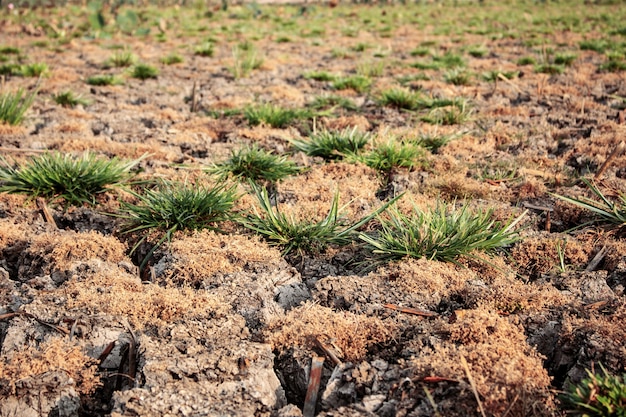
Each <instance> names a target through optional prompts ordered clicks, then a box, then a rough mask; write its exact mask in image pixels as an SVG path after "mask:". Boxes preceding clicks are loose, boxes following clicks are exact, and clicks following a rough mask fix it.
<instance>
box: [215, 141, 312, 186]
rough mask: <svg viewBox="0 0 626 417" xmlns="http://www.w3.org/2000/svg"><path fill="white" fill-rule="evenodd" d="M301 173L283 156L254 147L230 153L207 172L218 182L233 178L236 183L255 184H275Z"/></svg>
mask: <svg viewBox="0 0 626 417" xmlns="http://www.w3.org/2000/svg"><path fill="white" fill-rule="evenodd" d="M301 171H302V168H300V167H298V166H297V165H296V164H295V163H294V162H293V161H290V160H289V159H287V157H286V156H284V155H276V154H274V153H272V152H268V151H266V150H264V149H261V148H259V147H258V146H256V145H253V146H250V147H246V148H243V149H239V150H237V151H232V152H231V155H230V158H229V159H228V160H226V161H224V162H221V163H218V164H214V165H213V166H212V167H211V168H209V172H211V173H212V174H216V175H218V176H219V177H220V181H223V180H225V179H226V178H227V177H228V176H233V177H234V178H235V179H237V180H238V181H254V182H255V183H257V184H259V183H270V184H272V183H276V182H278V181H280V180H282V179H284V178H286V177H288V176H290V175H297V174H299V173H300V172H301Z"/></svg>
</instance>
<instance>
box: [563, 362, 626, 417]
mask: <svg viewBox="0 0 626 417" xmlns="http://www.w3.org/2000/svg"><path fill="white" fill-rule="evenodd" d="M600 367H601V369H602V373H601V374H600V373H593V372H592V371H590V370H587V375H588V376H587V377H586V378H584V379H583V380H582V381H580V383H578V384H570V385H569V386H568V388H567V390H566V391H565V393H564V394H563V395H561V397H560V399H561V402H562V403H563V405H564V408H565V409H566V410H568V411H569V412H571V413H572V414H574V415H581V416H589V417H604V416H623V415H626V374H622V375H621V377H620V376H617V375H610V374H609V373H607V371H606V369H604V367H603V366H602V365H600Z"/></svg>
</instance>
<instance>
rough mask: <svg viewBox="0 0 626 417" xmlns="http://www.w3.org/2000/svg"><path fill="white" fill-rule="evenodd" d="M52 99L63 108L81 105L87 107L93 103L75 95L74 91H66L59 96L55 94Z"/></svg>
mask: <svg viewBox="0 0 626 417" xmlns="http://www.w3.org/2000/svg"><path fill="white" fill-rule="evenodd" d="M52 99H53V100H54V102H55V103H57V104H58V105H60V106H63V107H76V106H78V105H79V104H80V105H83V106H87V105H89V104H90V103H91V101H89V100H87V99H86V98H83V97H82V96H81V95H76V94H74V92H73V91H64V92H62V93H59V94H54V95H53V96H52Z"/></svg>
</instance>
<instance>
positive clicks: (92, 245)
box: [28, 231, 126, 272]
mask: <svg viewBox="0 0 626 417" xmlns="http://www.w3.org/2000/svg"><path fill="white" fill-rule="evenodd" d="M28 252H29V254H30V255H31V256H34V257H38V258H42V259H43V261H44V262H45V263H46V265H47V266H46V267H45V269H46V271H48V272H49V271H52V270H59V271H66V270H68V269H70V268H71V267H72V265H73V264H74V263H76V262H84V261H88V260H90V259H99V260H102V261H107V262H111V263H117V262H120V261H122V260H124V259H126V245H124V244H123V243H122V242H120V241H119V240H117V239H116V238H114V237H112V236H104V235H102V234H100V233H98V232H96V231H89V232H86V233H78V232H74V231H63V232H59V233H46V234H42V235H39V236H36V237H34V238H33V240H32V243H31V244H30V247H29V248H28Z"/></svg>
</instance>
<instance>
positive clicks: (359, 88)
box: [332, 75, 372, 93]
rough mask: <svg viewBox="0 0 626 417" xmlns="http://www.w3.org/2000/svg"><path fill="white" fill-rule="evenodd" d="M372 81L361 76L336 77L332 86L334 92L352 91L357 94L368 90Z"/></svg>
mask: <svg viewBox="0 0 626 417" xmlns="http://www.w3.org/2000/svg"><path fill="white" fill-rule="evenodd" d="M371 85H372V80H371V79H370V78H368V77H364V76H362V75H352V76H349V77H337V78H336V79H335V80H334V81H333V83H332V86H333V88H334V89H336V90H354V91H356V92H357V93H364V92H366V91H367V90H369V88H370V86H371Z"/></svg>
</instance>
